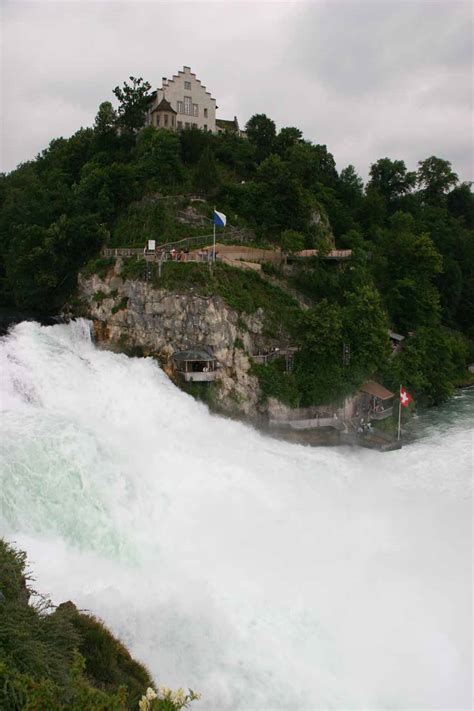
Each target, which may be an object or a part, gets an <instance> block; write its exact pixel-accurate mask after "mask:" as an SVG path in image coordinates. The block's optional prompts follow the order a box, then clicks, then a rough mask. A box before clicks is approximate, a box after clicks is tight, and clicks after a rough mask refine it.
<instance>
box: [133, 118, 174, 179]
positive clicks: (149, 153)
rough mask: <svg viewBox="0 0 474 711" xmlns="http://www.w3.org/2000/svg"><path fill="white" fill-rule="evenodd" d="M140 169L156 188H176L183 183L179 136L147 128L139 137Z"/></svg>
mask: <svg viewBox="0 0 474 711" xmlns="http://www.w3.org/2000/svg"><path fill="white" fill-rule="evenodd" d="M137 156H138V159H139V163H138V169H139V171H140V173H141V175H142V176H143V177H144V178H146V179H147V180H151V181H152V182H153V184H154V186H155V188H165V189H175V188H177V187H178V186H180V185H182V184H183V180H184V177H185V173H184V170H183V164H182V162H181V154H180V142H179V136H178V135H177V134H176V133H172V132H171V131H166V130H162V131H157V130H156V129H155V128H153V127H152V126H150V127H148V128H145V129H144V130H143V131H142V132H141V133H140V136H139V137H138V143H137Z"/></svg>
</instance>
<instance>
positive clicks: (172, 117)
mask: <svg viewBox="0 0 474 711" xmlns="http://www.w3.org/2000/svg"><path fill="white" fill-rule="evenodd" d="M171 125H172V126H174V116H171Z"/></svg>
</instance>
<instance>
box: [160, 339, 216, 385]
mask: <svg viewBox="0 0 474 711" xmlns="http://www.w3.org/2000/svg"><path fill="white" fill-rule="evenodd" d="M171 361H172V364H173V369H174V371H175V373H176V374H177V375H179V377H180V378H181V379H182V380H184V381H185V382H186V383H210V382H212V381H213V380H215V379H216V376H217V370H218V368H219V363H218V361H217V359H216V358H214V356H212V355H211V354H210V353H208V352H207V351H206V350H204V349H197V348H196V349H192V350H189V351H177V352H176V353H173V355H172V356H171Z"/></svg>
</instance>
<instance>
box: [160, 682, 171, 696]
mask: <svg viewBox="0 0 474 711" xmlns="http://www.w3.org/2000/svg"><path fill="white" fill-rule="evenodd" d="M158 691H159V692H160V695H161V696H162V697H163V698H164V699H167V698H168V696H169V695H170V694H171V689H170V688H169V686H165V685H164V684H160V685H159V687H158Z"/></svg>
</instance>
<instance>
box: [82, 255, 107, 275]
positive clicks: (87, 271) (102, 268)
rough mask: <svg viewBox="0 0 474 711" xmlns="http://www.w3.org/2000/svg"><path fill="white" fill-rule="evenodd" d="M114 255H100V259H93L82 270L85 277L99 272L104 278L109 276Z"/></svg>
mask: <svg viewBox="0 0 474 711" xmlns="http://www.w3.org/2000/svg"><path fill="white" fill-rule="evenodd" d="M114 261H115V260H114V258H113V257H100V258H99V259H91V261H90V262H88V263H87V264H86V265H85V267H83V269H82V270H81V274H82V276H84V277H91V276H93V275H94V274H97V276H98V277H100V278H101V279H104V277H106V276H107V272H108V271H109V269H110V268H111V267H112V266H113V264H114Z"/></svg>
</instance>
